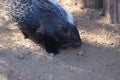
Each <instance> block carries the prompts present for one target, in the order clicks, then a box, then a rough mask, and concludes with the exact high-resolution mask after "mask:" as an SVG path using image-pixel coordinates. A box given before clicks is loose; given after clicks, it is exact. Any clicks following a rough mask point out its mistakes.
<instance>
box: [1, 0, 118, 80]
mask: <svg viewBox="0 0 120 80" xmlns="http://www.w3.org/2000/svg"><path fill="white" fill-rule="evenodd" d="M61 3H63V4H64V5H65V6H66V7H68V8H69V9H70V10H71V12H72V13H73V16H74V18H75V22H76V24H77V28H78V30H79V34H80V36H81V39H82V41H83V43H82V46H81V47H80V48H78V49H72V48H68V49H66V50H61V51H60V54H58V55H56V56H55V57H51V56H49V55H48V54H47V53H46V52H45V50H44V49H42V48H41V47H40V46H39V45H37V44H35V43H34V42H32V41H30V40H28V39H24V37H23V35H22V34H21V32H20V31H19V29H18V28H17V26H16V23H13V22H11V21H10V20H9V19H8V18H7V16H6V15H5V11H4V10H3V9H2V8H0V80H119V79H120V25H110V24H107V22H106V19H105V18H104V17H103V16H101V10H94V9H85V10H80V9H79V6H77V5H75V4H73V3H70V2H69V0H66V1H64V0H61Z"/></svg>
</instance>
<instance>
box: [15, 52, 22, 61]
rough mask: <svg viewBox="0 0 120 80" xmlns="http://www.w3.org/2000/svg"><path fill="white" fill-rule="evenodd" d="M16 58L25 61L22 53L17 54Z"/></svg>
mask: <svg viewBox="0 0 120 80" xmlns="http://www.w3.org/2000/svg"><path fill="white" fill-rule="evenodd" d="M15 57H16V58H18V59H21V60H22V59H24V55H23V54H22V53H17V54H16V55H15Z"/></svg>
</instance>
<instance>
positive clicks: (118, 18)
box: [105, 0, 120, 24]
mask: <svg viewBox="0 0 120 80" xmlns="http://www.w3.org/2000/svg"><path fill="white" fill-rule="evenodd" d="M119 3H120V1H118V0H106V1H105V4H106V6H105V9H106V10H105V11H106V16H107V19H108V21H109V23H111V24H115V23H120V14H119V13H120V12H119V10H118V9H119V8H120V6H118V4H119Z"/></svg>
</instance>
